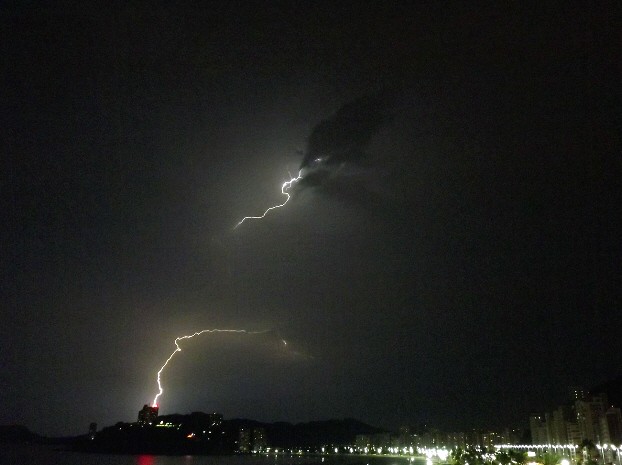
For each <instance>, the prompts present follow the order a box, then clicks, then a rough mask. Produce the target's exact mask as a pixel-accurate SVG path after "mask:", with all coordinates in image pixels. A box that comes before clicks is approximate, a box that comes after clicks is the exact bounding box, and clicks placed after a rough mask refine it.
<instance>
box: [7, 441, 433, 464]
mask: <svg viewBox="0 0 622 465" xmlns="http://www.w3.org/2000/svg"><path fill="white" fill-rule="evenodd" d="M82 464H84V465H91V464H92V465H409V464H410V465H424V464H425V460H419V459H415V460H414V461H410V460H409V459H408V458H401V457H400V458H393V457H360V456H350V457H348V456H330V455H328V456H325V457H317V456H302V457H299V456H294V457H284V456H278V457H275V456H236V455H233V456H190V455H188V456H182V457H169V456H162V455H105V454H85V453H81V452H70V451H63V450H56V449H55V448H54V447H48V446H39V445H23V444H20V445H0V465H82Z"/></svg>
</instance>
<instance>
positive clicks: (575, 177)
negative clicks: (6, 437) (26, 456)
mask: <svg viewBox="0 0 622 465" xmlns="http://www.w3.org/2000/svg"><path fill="white" fill-rule="evenodd" d="M37 3H38V2H19V3H18V4H14V3H12V2H8V3H4V4H3V6H1V7H0V20H1V23H0V31H1V32H0V56H1V57H2V59H1V61H0V62H1V63H2V64H1V65H0V66H1V72H0V76H1V78H0V79H1V83H2V84H1V86H0V92H1V93H0V102H1V105H0V117H1V124H2V128H3V129H2V136H1V137H0V141H1V146H0V150H1V152H0V153H1V154H2V159H1V160H2V163H1V164H0V202H1V203H0V215H1V216H0V224H1V226H0V311H1V320H0V366H1V370H0V405H1V406H2V407H1V408H0V424H9V423H19V424H25V425H27V426H28V427H29V428H31V429H32V430H34V431H36V432H39V433H43V434H47V435H68V434H78V433H83V432H86V430H87V427H88V424H89V422H91V421H96V422H98V424H99V425H100V426H105V425H110V424H112V423H115V422H117V421H135V419H136V414H137V411H138V410H139V409H140V408H141V407H142V406H143V404H145V403H148V402H151V400H152V399H153V397H154V395H155V394H156V392H157V384H156V372H157V370H158V369H159V368H160V366H161V365H162V363H163V362H164V361H165V360H166V358H167V357H168V356H169V354H170V353H171V352H172V351H173V349H174V348H175V347H174V344H173V340H174V339H175V337H177V336H180V335H183V334H189V333H193V332H195V331H197V330H201V329H205V328H230V329H246V330H250V331H268V332H266V333H263V334H259V335H231V334H229V335H223V334H216V335H203V336H201V337H200V338H196V339H193V340H191V341H185V342H182V347H183V349H184V350H183V351H182V352H181V353H178V354H177V355H176V358H175V359H174V361H173V362H172V363H171V365H169V367H167V370H166V371H165V372H164V374H163V383H164V389H165V393H164V395H163V396H162V397H161V398H160V406H161V410H160V411H161V413H173V412H178V413H187V412H191V411H218V412H221V413H223V414H224V416H225V418H235V417H245V418H253V419H257V420H262V421H276V420H284V421H292V422H298V421H308V420H319V419H328V418H343V417H355V418H358V419H360V420H363V421H366V422H369V423H371V424H374V425H377V426H383V427H388V428H396V427H398V426H400V425H402V424H413V425H414V424H423V423H426V424H428V425H431V426H435V427H438V428H441V429H446V430H452V431H454V430H465V429H470V428H474V427H482V428H497V427H503V426H506V425H507V426H514V425H517V426H520V425H524V424H526V423H527V417H528V415H529V413H530V412H532V411H538V410H541V409H545V408H551V407H554V406H555V405H557V404H558V403H560V402H562V401H563V400H564V398H565V396H566V389H567V386H568V385H584V386H586V387H590V386H593V385H596V384H598V383H600V382H602V381H604V380H607V379H609V378H612V377H614V376H618V375H620V370H621V369H622V214H621V213H620V211H621V210H622V207H621V206H622V156H621V153H622V147H621V145H622V144H621V139H620V134H622V130H621V129H622V118H621V109H622V99H621V95H620V92H621V83H622V65H621V63H622V51H621V50H622V33H621V32H620V31H622V27H621V21H620V20H621V18H622V15H621V7H620V4H619V2H613V1H611V2H602V3H599V2H576V3H575V2H492V1H491V2H471V1H465V2H441V1H439V2H428V1H426V2H423V1H422V2H386V3H387V5H383V4H382V3H383V2H378V3H375V2H364V3H365V4H364V6H363V5H361V6H358V7H356V8H354V7H352V6H346V4H345V3H343V4H340V2H278V3H277V2H267V3H266V2H261V3H256V4H253V3H252V2H251V3H247V2H239V3H238V2H233V1H228V2H221V3H219V4H218V3H210V4H208V3H207V2H196V3H191V2H188V3H187V4H186V3H185V2H184V4H177V2H172V3H171V6H168V7H160V6H158V7H154V6H146V5H143V4H142V3H136V2H130V4H127V3H126V2H121V3H119V4H108V3H107V2H102V3H101V5H100V6H97V4H96V3H89V2H77V4H75V5H68V4H63V5H64V6H59V5H56V6H49V7H40V6H37ZM180 3H181V2H180ZM316 159H319V161H316ZM301 166H302V167H304V170H303V176H304V177H303V179H302V181H300V182H299V183H298V184H296V185H295V186H294V187H293V188H292V191H291V193H292V198H291V201H290V202H289V203H288V204H287V206H286V207H285V208H283V209H281V210H276V211H274V212H272V213H271V214H270V215H268V216H267V217H266V218H265V219H263V220H260V221H258V220H249V221H246V222H244V223H243V224H242V225H241V226H240V227H239V228H237V229H235V230H234V229H233V226H235V224H236V223H237V222H238V221H239V220H240V219H241V218H242V217H244V216H247V215H259V214H261V213H262V212H263V211H264V210H265V209H266V208H268V207H269V206H271V205H274V204H277V203H280V202H282V201H283V200H284V198H283V197H282V196H281V195H280V188H281V184H282V183H283V182H284V181H287V180H289V179H290V174H289V173H291V174H292V175H295V174H296V173H297V172H298V170H299V169H300V167H301ZM282 339H285V340H286V341H287V345H285V344H283V343H282V341H281V340H282Z"/></svg>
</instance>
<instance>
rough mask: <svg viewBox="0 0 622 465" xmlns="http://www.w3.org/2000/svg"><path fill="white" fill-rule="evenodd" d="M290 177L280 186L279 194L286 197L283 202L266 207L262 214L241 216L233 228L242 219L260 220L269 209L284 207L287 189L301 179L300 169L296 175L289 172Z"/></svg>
mask: <svg viewBox="0 0 622 465" xmlns="http://www.w3.org/2000/svg"><path fill="white" fill-rule="evenodd" d="M290 177H291V179H290V180H289V181H285V182H284V183H283V185H282V186H281V194H283V195H285V196H286V197H287V198H286V199H285V202H283V203H282V204H280V205H274V206H272V207H270V208H268V209H267V210H266V211H265V212H263V214H262V215H261V216H245V217H244V218H242V219H241V220H240V221H239V222H238V224H236V225H235V226H234V227H233V229H237V227H238V226H240V225H241V224H242V223H244V221H246V220H260V219H262V218H264V217H265V216H266V215H267V214H268V212H270V211H271V210H275V209H277V208H281V207H284V206H285V204H286V203H287V202H289V199H290V198H291V196H290V194H289V192H287V191H288V190H289V189H290V188H291V187H292V184H294V183H295V182H298V181H300V180H301V179H302V170H300V171H298V176H296V177H292V175H291V174H290Z"/></svg>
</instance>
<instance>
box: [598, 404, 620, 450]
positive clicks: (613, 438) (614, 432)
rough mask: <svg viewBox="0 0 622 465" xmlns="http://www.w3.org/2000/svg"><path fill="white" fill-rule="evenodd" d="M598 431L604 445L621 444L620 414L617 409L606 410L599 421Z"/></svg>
mask: <svg viewBox="0 0 622 465" xmlns="http://www.w3.org/2000/svg"><path fill="white" fill-rule="evenodd" d="M600 430H601V434H602V442H603V443H604V444H620V443H622V414H621V413H620V409H619V408H616V407H609V408H608V409H607V411H606V412H605V414H604V415H603V416H602V417H601V419H600Z"/></svg>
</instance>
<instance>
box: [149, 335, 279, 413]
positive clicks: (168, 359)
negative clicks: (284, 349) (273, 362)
mask: <svg viewBox="0 0 622 465" xmlns="http://www.w3.org/2000/svg"><path fill="white" fill-rule="evenodd" d="M267 332H268V331H247V330H245V329H203V330H201V331H197V332H196V333H194V334H189V335H187V336H180V337H177V338H175V350H174V351H173V353H172V354H171V355H169V357H168V358H167V359H166V362H164V365H162V368H160V370H159V371H158V393H157V394H156V396H155V398H154V399H153V404H152V406H153V407H157V406H158V397H160V396H161V395H162V393H163V392H164V389H162V381H161V379H160V375H161V374H162V371H164V368H166V365H168V362H170V361H171V359H172V358H173V357H174V356H175V354H176V353H177V352H181V347H179V341H181V340H184V339H192V338H193V337H195V336H200V335H201V334H204V333H239V334H262V333H267Z"/></svg>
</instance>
